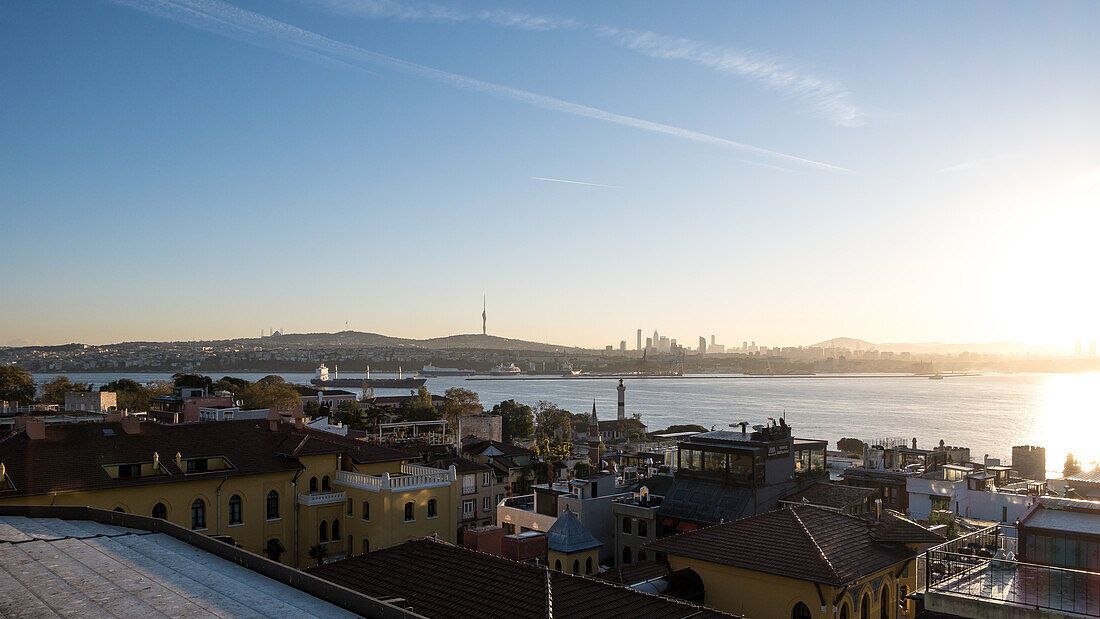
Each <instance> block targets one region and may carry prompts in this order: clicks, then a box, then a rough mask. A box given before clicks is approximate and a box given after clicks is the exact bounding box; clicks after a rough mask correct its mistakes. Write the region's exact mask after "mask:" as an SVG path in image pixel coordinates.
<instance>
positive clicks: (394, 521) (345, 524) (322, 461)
mask: <svg viewBox="0 0 1100 619" xmlns="http://www.w3.org/2000/svg"><path fill="white" fill-rule="evenodd" d="M16 422H17V423H16V428H15V429H14V430H12V431H10V432H9V433H7V434H6V435H4V436H2V437H0V505H13V504H16V505H41V504H52V505H82V506H90V507H97V508H101V509H108V510H118V511H122V512H125V513H136V514H142V515H151V516H153V517H157V518H162V519H165V520H167V521H169V522H173V523H175V524H178V525H180V526H184V527H188V528H190V529H191V530H193V531H198V532H201V533H203V534H205V535H214V536H224V537H230V538H232V540H233V541H234V543H237V544H240V545H241V547H243V548H244V549H246V550H249V551H251V552H256V553H260V552H263V550H264V548H265V547H267V545H268V544H269V543H272V542H273V541H274V542H275V543H278V544H281V545H283V546H285V547H286V548H287V549H288V550H289V552H287V553H286V554H284V555H283V556H282V557H280V561H282V562H284V563H288V564H290V565H294V566H303V565H308V564H309V563H311V562H313V561H314V559H313V558H311V557H310V549H311V548H313V547H315V546H320V547H322V548H324V553H325V554H326V555H327V556H328V557H330V558H336V557H341V556H347V555H350V554H355V553H359V552H366V551H369V550H371V549H377V548H385V547H388V546H391V545H394V544H399V543H401V542H404V541H406V540H409V539H415V538H419V537H424V536H429V535H437V536H439V537H440V538H441V539H445V540H450V541H453V540H454V539H455V531H456V529H457V519H456V514H457V511H456V507H455V501H456V500H457V492H458V484H457V479H456V472H455V470H454V469H447V470H440V469H434V468H429V467H423V466H418V465H414V464H409V462H408V459H407V455H406V454H405V453H403V452H400V451H395V450H393V449H389V448H386V447H382V446H379V445H374V444H370V443H366V442H363V441H357V440H351V439H346V438H343V437H339V436H336V435H333V434H329V433H326V432H320V431H317V430H311V429H308V428H305V427H304V426H300V425H292V424H286V423H280V422H278V421H262V422H257V421H252V420H247V421H240V420H234V421H223V422H218V423H188V424H160V423H154V422H142V421H140V420H139V419H138V418H137V417H133V416H125V417H123V416H121V415H109V416H108V418H107V420H106V421H105V422H104V423H98V424H45V423H43V422H42V421H41V420H36V419H28V418H17V419H16ZM77 453H79V454H80V457H74V456H73V454H77Z"/></svg>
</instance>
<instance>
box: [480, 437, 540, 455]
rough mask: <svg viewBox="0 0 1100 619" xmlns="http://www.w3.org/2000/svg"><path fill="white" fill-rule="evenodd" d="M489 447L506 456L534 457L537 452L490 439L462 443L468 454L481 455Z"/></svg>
mask: <svg viewBox="0 0 1100 619" xmlns="http://www.w3.org/2000/svg"><path fill="white" fill-rule="evenodd" d="M489 447H495V448H496V449H497V451H499V452H500V453H502V454H504V455H506V456H533V455H535V452H533V451H531V450H530V449H527V448H526V447H520V446H518V445H512V444H510V443H502V442H500V441H494V440H490V439H478V440H475V441H466V440H463V441H462V451H464V452H467V453H476V454H478V455H481V454H483V453H484V452H485V450H487V449H489Z"/></svg>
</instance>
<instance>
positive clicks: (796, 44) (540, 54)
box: [0, 0, 1100, 347]
mask: <svg viewBox="0 0 1100 619" xmlns="http://www.w3.org/2000/svg"><path fill="white" fill-rule="evenodd" d="M1098 28H1100V5H1098V4H1096V3H1093V2H1077V3H1075V2H1031V3H993V2H972V3H966V2H959V3H955V2H950V3H949V2H941V3H919V4H912V3H910V4H902V3H880V2H864V3H861V2H843V3H840V2H819V3H810V4H807V3H783V2H759V3H727V2H696V3H687V4H685V3H637V2H628V1H623V2H601V3H591V2H570V1H563V2H555V3H537V2H521V3H504V2H485V3H463V2H446V3H432V2H413V1H409V2H406V1H403V0H267V1H265V2H251V1H236V2H234V3H228V2H221V1H219V0H117V1H113V0H103V1H100V0H91V1H81V2H76V1H68V2H65V1H58V0H39V1H36V2H18V1H13V0H9V1H6V2H0V77H2V79H0V112H2V113H0V264H2V265H3V268H2V269H0V291H2V294H0V345H19V344H28V343H36V344H57V343H65V342H73V341H78V342H85V343H109V342H116V341H127V340H194V339H214V338H229V337H251V336H258V335H259V334H260V331H261V329H263V330H266V329H269V328H275V329H282V330H285V331H288V332H321V331H326V332H329V331H339V330H343V329H345V328H348V329H355V330H361V331H371V332H378V333H384V334H389V335H395V336H403V337H434V336H441V335H448V334H453V333H471V332H477V331H478V330H479V329H480V328H481V309H482V308H481V303H482V297H483V295H484V296H485V298H486V299H487V305H488V310H487V314H488V327H489V332H490V333H491V334H496V335H502V336H506V337H516V338H523V339H528V340H534V341H543V342H554V343H560V344H571V345H582V346H603V345H607V344H614V345H617V344H618V342H619V341H620V340H627V342H628V346H633V343H634V333H635V330H636V329H638V328H641V329H642V330H643V331H644V332H645V333H647V334H650V333H652V331H653V330H654V329H658V330H660V332H661V333H662V334H663V335H669V336H670V337H675V338H677V339H678V340H679V341H680V342H682V343H687V344H689V345H694V343H695V342H696V340H697V338H698V336H700V335H706V336H708V337H709V335H710V334H715V335H716V337H717V341H718V342H720V343H721V342H725V343H727V344H734V343H740V342H741V341H742V340H755V341H756V342H757V343H761V344H768V345H807V344H811V343H814V342H818V341H821V340H825V339H829V338H834V337H842V336H845V337H857V338H861V339H865V340H869V341H872V342H877V343H886V342H906V341H907V342H923V341H941V342H992V341H1019V342H1027V343H1032V344H1054V345H1061V346H1067V347H1071V346H1072V345H1073V342H1074V341H1075V340H1086V341H1087V340H1090V339H1100V325H1098V319H1097V316H1100V314H1098V313H1097V307H1098V306H1100V283H1098V282H1097V279H1096V277H1095V271H1096V267H1097V265H1098V263H1100V254H1098V253H1097V249H1096V247H1097V244H1096V240H1097V235H1098V233H1100V209H1098V208H1097V207H1098V206H1100V139H1098V137H1100V80H1098V79H1096V76H1097V74H1098V73H1100V44H1098V43H1097V42H1096V36H1095V33H1096V32H1097V30H1098Z"/></svg>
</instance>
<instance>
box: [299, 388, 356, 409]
mask: <svg viewBox="0 0 1100 619" xmlns="http://www.w3.org/2000/svg"><path fill="white" fill-rule="evenodd" d="M291 387H293V388H294V390H295V391H297V392H298V395H299V396H301V397H302V404H303V405H304V404H305V403H306V402H316V403H317V404H318V405H319V406H327V407H328V408H329V410H335V409H336V407H337V406H339V405H340V403H341V402H354V401H356V399H357V397H358V396H356V395H355V394H354V393H352V392H350V391H345V390H343V389H317V388H315V387H307V386H305V385H291Z"/></svg>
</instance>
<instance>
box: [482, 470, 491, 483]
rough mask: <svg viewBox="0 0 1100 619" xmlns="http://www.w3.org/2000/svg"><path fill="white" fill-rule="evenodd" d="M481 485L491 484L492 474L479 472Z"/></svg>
mask: <svg viewBox="0 0 1100 619" xmlns="http://www.w3.org/2000/svg"><path fill="white" fill-rule="evenodd" d="M481 485H482V486H491V485H493V474H492V473H491V472H490V473H482V474H481Z"/></svg>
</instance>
